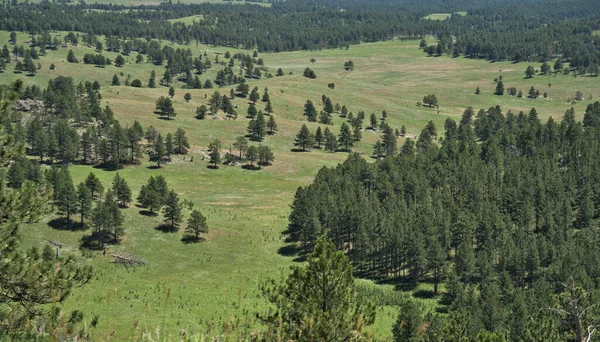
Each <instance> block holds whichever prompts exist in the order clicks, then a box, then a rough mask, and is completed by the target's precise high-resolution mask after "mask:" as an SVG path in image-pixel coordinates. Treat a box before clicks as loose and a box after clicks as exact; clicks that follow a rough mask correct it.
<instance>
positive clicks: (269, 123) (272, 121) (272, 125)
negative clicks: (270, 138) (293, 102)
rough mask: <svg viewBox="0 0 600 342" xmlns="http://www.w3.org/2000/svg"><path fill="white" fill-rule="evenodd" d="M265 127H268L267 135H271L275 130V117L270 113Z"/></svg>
mask: <svg viewBox="0 0 600 342" xmlns="http://www.w3.org/2000/svg"><path fill="white" fill-rule="evenodd" d="M267 128H269V135H273V134H275V132H277V123H276V122H275V117H274V116H273V115H272V114H271V115H270V116H269V121H267Z"/></svg>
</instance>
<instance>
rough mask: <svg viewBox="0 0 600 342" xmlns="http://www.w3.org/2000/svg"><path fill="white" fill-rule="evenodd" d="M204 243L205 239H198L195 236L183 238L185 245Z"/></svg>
mask: <svg viewBox="0 0 600 342" xmlns="http://www.w3.org/2000/svg"><path fill="white" fill-rule="evenodd" d="M202 241H204V238H203V237H198V238H197V237H195V236H193V235H184V236H183V237H182V238H181V242H183V243H185V244H190V243H200V242H202Z"/></svg>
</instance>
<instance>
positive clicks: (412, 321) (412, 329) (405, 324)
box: [392, 299, 424, 342]
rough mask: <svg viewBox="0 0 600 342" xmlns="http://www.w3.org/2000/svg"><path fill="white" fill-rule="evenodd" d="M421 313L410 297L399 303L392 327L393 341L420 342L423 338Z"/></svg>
mask: <svg viewBox="0 0 600 342" xmlns="http://www.w3.org/2000/svg"><path fill="white" fill-rule="evenodd" d="M423 323H424V322H423V315H422V314H421V309H420V308H419V305H418V304H417V303H416V302H415V301H414V300H412V299H406V300H404V302H403V303H402V304H400V309H399V311H398V318H396V323H395V324H394V326H393V328H392V334H393V336H394V337H393V338H394V342H420V341H422V340H423V335H424V334H423V333H424V331H423Z"/></svg>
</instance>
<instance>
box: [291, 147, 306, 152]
mask: <svg viewBox="0 0 600 342" xmlns="http://www.w3.org/2000/svg"><path fill="white" fill-rule="evenodd" d="M290 151H292V152H310V151H309V150H302V149H301V148H292V149H291V150H290Z"/></svg>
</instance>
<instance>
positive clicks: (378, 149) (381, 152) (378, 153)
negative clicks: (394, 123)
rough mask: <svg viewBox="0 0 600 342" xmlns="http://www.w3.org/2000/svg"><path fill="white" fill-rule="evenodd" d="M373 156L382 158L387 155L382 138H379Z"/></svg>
mask: <svg viewBox="0 0 600 342" xmlns="http://www.w3.org/2000/svg"><path fill="white" fill-rule="evenodd" d="M373 156H374V157H375V158H381V157H383V156H385V152H384V148H383V144H382V143H381V140H379V139H377V142H376V143H375V146H373Z"/></svg>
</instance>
